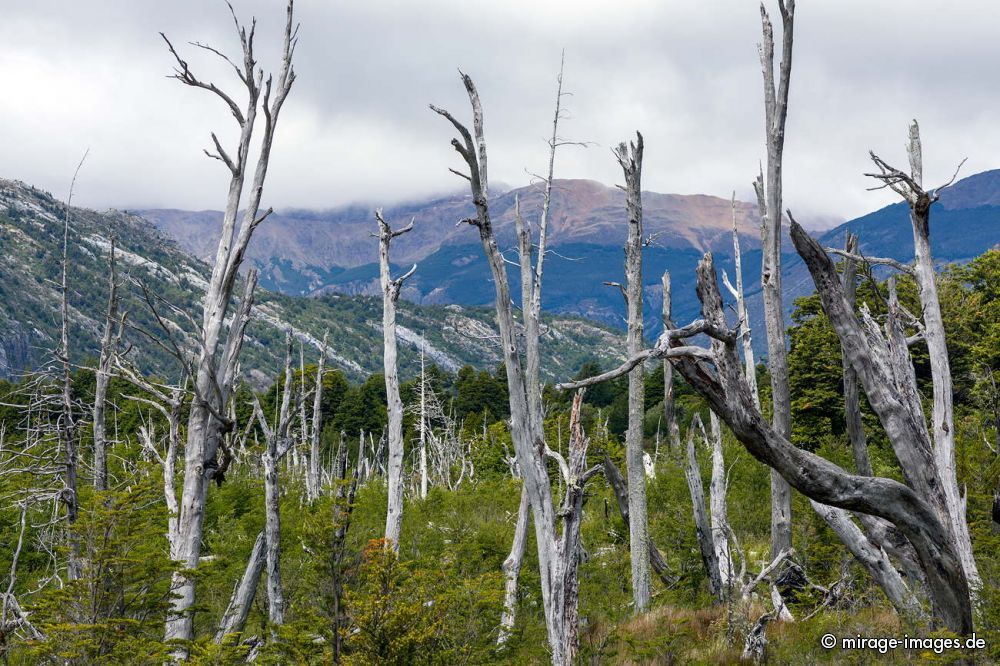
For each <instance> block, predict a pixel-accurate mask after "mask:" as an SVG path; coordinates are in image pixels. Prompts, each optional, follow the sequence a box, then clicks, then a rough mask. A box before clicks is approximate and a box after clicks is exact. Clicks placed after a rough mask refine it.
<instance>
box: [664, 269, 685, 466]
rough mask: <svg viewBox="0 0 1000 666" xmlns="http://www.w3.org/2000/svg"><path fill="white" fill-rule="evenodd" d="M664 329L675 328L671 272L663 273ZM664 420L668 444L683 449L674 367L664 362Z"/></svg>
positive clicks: (675, 449)
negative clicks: (675, 398) (675, 400)
mask: <svg viewBox="0 0 1000 666" xmlns="http://www.w3.org/2000/svg"><path fill="white" fill-rule="evenodd" d="M662 281H663V315H662V316H663V328H664V329H667V328H673V327H674V319H673V312H672V309H673V304H672V300H673V299H672V293H671V288H670V271H663V278H662ZM663 420H664V421H666V422H667V442H669V446H670V448H671V449H672V450H674V451H679V450H680V448H681V433H680V428H679V427H678V425H677V409H676V407H675V405H674V366H672V365H670V361H667V360H664V361H663Z"/></svg>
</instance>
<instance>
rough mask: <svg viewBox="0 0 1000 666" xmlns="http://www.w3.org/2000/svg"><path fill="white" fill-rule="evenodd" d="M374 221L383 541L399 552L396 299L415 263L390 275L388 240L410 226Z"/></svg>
mask: <svg viewBox="0 0 1000 666" xmlns="http://www.w3.org/2000/svg"><path fill="white" fill-rule="evenodd" d="M375 220H376V222H378V234H377V236H378V260H379V282H380V284H381V287H382V349H383V352H382V363H383V369H384V371H385V395H386V400H387V401H388V406H387V411H388V414H389V430H388V433H387V435H388V439H389V469H388V476H389V500H388V506H387V507H386V515H385V540H386V545H387V546H388V547H390V548H392V549H393V550H394V551H396V552H399V532H400V529H401V528H402V526H403V400H402V399H401V398H400V397H399V361H398V350H397V341H396V302H397V301H398V300H399V292H400V290H401V289H402V288H403V282H405V281H406V279H407V278H408V277H410V276H411V275H413V273H414V271H416V270H417V266H416V264H414V265H413V267H412V268H411V269H410V270H408V271H407V272H406V273H405V274H403V275H401V276H399V277H397V278H393V277H392V274H391V272H390V271H391V268H390V259H389V244H390V243H391V242H392V239H393V238H396V237H398V236H402V235H403V234H405V233H406V232H408V231H410V230H411V229H413V222H412V221H411V222H410V223H409V224H408V225H407V226H405V227H403V228H402V229H398V230H395V231H394V230H393V229H392V227H390V226H389V223H388V222H386V221H385V218H384V217H382V211H381V210H377V211H375Z"/></svg>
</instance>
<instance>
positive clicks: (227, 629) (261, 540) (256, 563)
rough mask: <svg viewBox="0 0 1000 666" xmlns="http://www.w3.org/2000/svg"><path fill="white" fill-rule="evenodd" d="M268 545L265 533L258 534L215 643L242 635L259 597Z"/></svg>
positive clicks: (216, 635) (217, 631)
mask: <svg viewBox="0 0 1000 666" xmlns="http://www.w3.org/2000/svg"><path fill="white" fill-rule="evenodd" d="M265 544H266V540H265V536H264V532H263V531H261V532H259V533H258V534H257V539H256V540H254V543H253V549H252V550H251V551H250V557H248V558H247V565H246V568H245V569H244V570H243V575H242V576H240V579H239V580H238V581H236V585H235V587H233V594H232V596H231V597H230V598H229V605H228V606H226V611H225V612H224V613H223V614H222V620H220V621H219V628H218V629H217V630H216V632H215V642H216V643H220V644H221V643H222V642H223V640H225V638H226V636H231V635H233V634H240V633H242V632H243V627H244V626H246V621H247V616H248V615H249V614H250V607H251V606H253V600H254V598H255V597H256V596H257V585H258V583H260V574H261V572H262V571H263V569H264V559H265V557H264V546H265Z"/></svg>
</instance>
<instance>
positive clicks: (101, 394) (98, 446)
mask: <svg viewBox="0 0 1000 666" xmlns="http://www.w3.org/2000/svg"><path fill="white" fill-rule="evenodd" d="M120 327H121V322H119V321H118V275H117V272H116V271H115V234H114V233H112V234H111V250H110V257H109V277H108V310H107V313H106V314H105V321H104V335H103V336H102V337H101V352H100V356H99V357H98V360H97V368H96V370H95V372H94V408H93V411H92V415H93V421H94V423H93V432H94V488H95V489H97V490H107V489H108V452H107V436H106V432H105V429H106V423H105V417H104V410H105V406H106V404H107V399H108V384H109V382H110V380H111V361H112V358H113V356H114V349H113V346H114V345H117V343H118V339H119V337H120V331H121V328H120ZM116 329H118V331H119V333H118V335H116V333H115V331H116Z"/></svg>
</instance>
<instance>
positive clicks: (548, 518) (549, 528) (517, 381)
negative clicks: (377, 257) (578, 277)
mask: <svg viewBox="0 0 1000 666" xmlns="http://www.w3.org/2000/svg"><path fill="white" fill-rule="evenodd" d="M462 82H463V84H464V85H465V89H466V92H467V93H468V96H469V101H470V104H471V106H472V112H473V132H474V133H475V136H474V137H473V133H472V132H470V131H469V130H468V128H466V126H465V125H464V124H462V123H461V122H460V121H459V120H458V119H457V118H455V117H454V116H453V115H452V114H451V113H449V112H448V111H446V110H444V109H439V108H437V107H434V106H431V109H432V110H433V111H434V112H436V113H438V114H439V115H441V116H443V117H444V118H446V119H447V120H448V121H449V122H450V123H451V124H452V126H453V127H454V128H455V130H456V131H457V132H458V134H459V136H460V137H461V138H460V139H453V140H452V146H453V147H454V148H455V150H456V151H457V152H458V153H459V155H461V157H462V159H463V160H464V162H465V164H466V165H467V167H468V173H467V174H461V173H460V174H459V175H461V176H462V177H463V178H465V179H466V180H467V181H468V182H469V186H470V190H471V192H472V201H473V203H474V205H475V207H476V216H475V217H474V218H469V219H467V220H464V221H465V222H468V223H469V224H471V225H473V226H475V227H476V229H477V230H478V231H479V237H480V241H481V243H482V246H483V251H484V253H485V255H486V259H487V262H488V263H489V266H490V272H491V275H492V277H493V285H494V288H495V292H496V294H495V295H496V298H495V306H496V313H497V324H498V328H499V329H500V347H501V351H502V354H503V361H504V368H505V371H506V373H507V386H508V396H509V404H510V412H511V419H510V429H511V439H512V441H513V443H514V449H515V453H516V456H517V462H518V466H519V468H520V470H521V474H522V477H523V479H524V487H525V492H527V493H528V503H529V505H530V506H531V511H532V517H533V522H534V525H535V537H536V543H537V545H538V562H539V570H540V578H541V587H542V602H543V609H544V614H545V625H546V630H547V634H548V643H549V648H550V650H551V654H552V661H553V663H554V664H568V663H570V662H571V659H570V656H569V655H570V654H571V653H572V652H573V650H572V646H573V645H574V644H575V643H576V640H577V639H576V636H575V628H576V627H575V623H574V622H573V618H574V617H575V614H576V608H575V604H576V601H577V598H576V593H575V585H576V581H575V576H576V560H577V558H578V555H579V554H578V551H577V550H576V548H567V541H571V542H574V543H576V542H577V541H578V531H579V522H578V516H575V515H573V513H572V511H568V510H565V509H566V505H565V503H564V510H561V511H560V513H559V515H557V513H556V508H555V504H554V502H553V498H552V488H551V484H550V480H549V476H548V472H547V469H546V460H545V459H546V456H558V454H553V452H551V451H549V450H548V447H547V446H546V445H545V435H544V431H543V430H542V423H541V419H540V418H539V416H540V415H539V414H538V412H537V411H536V410H533V409H531V407H530V405H531V404H534V398H533V397H530V398H529V394H531V393H533V391H535V390H539V389H538V388H535V387H537V384H536V383H535V382H533V381H532V380H531V377H530V376H526V374H525V372H524V369H523V368H524V366H523V364H522V361H521V355H520V354H519V353H518V344H517V331H516V327H515V320H514V311H513V306H512V303H511V293H510V283H509V281H508V279H507V270H506V266H505V260H504V258H503V255H502V254H501V253H500V249H499V247H498V245H497V240H496V236H495V234H494V232H493V223H492V220H491V217H490V209H489V199H488V195H489V184H488V183H489V181H488V178H487V156H486V140H485V136H484V133H483V110H482V105H481V103H480V100H479V93H478V92H477V90H476V87H475V85H474V84H473V82H472V79H471V78H470V77H468V76H467V75H465V74H462ZM456 173H458V172H456ZM539 277H540V274H539ZM526 337H527V336H526ZM528 339H529V340H530V337H528ZM539 402H540V400H539ZM559 458H561V456H559V457H558V458H557V460H558V459H559ZM563 462H564V463H565V461H563ZM561 467H562V465H561ZM565 469H567V470H568V469H571V468H570V467H569V465H568V464H567V465H566V467H565ZM590 472H594V470H588V472H587V473H586V474H585V475H583V476H588V475H589V473H590ZM594 473H596V472H594ZM565 476H567V477H568V476H570V475H569V474H568V473H567V474H566V475H565ZM583 480H585V479H583V478H581V479H572V478H571V479H570V481H571V483H569V484H568V485H567V498H569V497H570V495H571V494H572V492H571V489H572V488H576V487H579V488H581V489H582V481H583ZM573 492H575V491H573ZM581 494H582V493H581ZM581 501H582V498H581ZM560 517H561V518H562V520H563V530H562V534H560V533H559V532H558V530H557V525H556V523H557V519H558V518H560ZM574 531H576V532H577V536H576V537H574V536H573V532H574ZM571 579H572V580H571Z"/></svg>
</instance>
